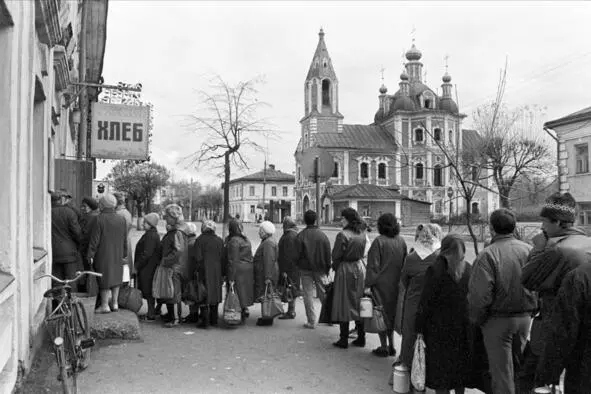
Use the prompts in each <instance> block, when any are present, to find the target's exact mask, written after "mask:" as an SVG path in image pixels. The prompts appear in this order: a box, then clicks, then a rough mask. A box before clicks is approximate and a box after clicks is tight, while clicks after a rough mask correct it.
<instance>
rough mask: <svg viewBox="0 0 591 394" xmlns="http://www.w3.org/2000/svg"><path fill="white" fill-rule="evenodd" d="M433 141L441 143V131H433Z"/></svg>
mask: <svg viewBox="0 0 591 394" xmlns="http://www.w3.org/2000/svg"><path fill="white" fill-rule="evenodd" d="M433 139H434V140H435V141H441V129H435V130H433Z"/></svg>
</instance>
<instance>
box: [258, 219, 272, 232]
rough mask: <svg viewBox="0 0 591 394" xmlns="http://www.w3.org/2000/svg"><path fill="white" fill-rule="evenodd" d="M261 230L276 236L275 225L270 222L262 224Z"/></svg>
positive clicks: (266, 221)
mask: <svg viewBox="0 0 591 394" xmlns="http://www.w3.org/2000/svg"><path fill="white" fill-rule="evenodd" d="M260 229H261V230H262V231H263V232H264V233H265V234H267V235H273V234H275V225H274V224H273V223H271V222H269V221H268V220H265V221H264V222H262V223H261V226H260Z"/></svg>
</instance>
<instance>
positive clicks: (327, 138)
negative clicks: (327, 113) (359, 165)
mask: <svg viewBox="0 0 591 394" xmlns="http://www.w3.org/2000/svg"><path fill="white" fill-rule="evenodd" d="M316 142H317V144H318V146H321V147H323V148H349V149H372V150H375V151H386V152H392V151H393V150H395V149H397V147H396V141H395V140H394V137H393V136H392V135H391V134H390V133H388V131H387V130H386V129H385V128H383V127H381V126H376V125H367V126H366V125H356V124H355V125H353V124H345V125H343V131H342V132H341V133H317V134H316Z"/></svg>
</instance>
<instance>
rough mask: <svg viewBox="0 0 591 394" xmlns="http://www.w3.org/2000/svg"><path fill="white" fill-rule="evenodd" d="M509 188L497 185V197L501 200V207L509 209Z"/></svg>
mask: <svg viewBox="0 0 591 394" xmlns="http://www.w3.org/2000/svg"><path fill="white" fill-rule="evenodd" d="M510 192H511V189H510V188H508V187H506V186H501V187H499V197H500V200H501V207H502V208H507V209H511V199H510V198H509V193H510Z"/></svg>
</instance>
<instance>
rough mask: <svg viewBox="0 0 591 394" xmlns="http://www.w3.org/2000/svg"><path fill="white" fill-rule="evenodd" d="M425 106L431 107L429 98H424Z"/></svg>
mask: <svg viewBox="0 0 591 394" xmlns="http://www.w3.org/2000/svg"><path fill="white" fill-rule="evenodd" d="M425 108H431V100H430V99H426V100H425Z"/></svg>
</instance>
